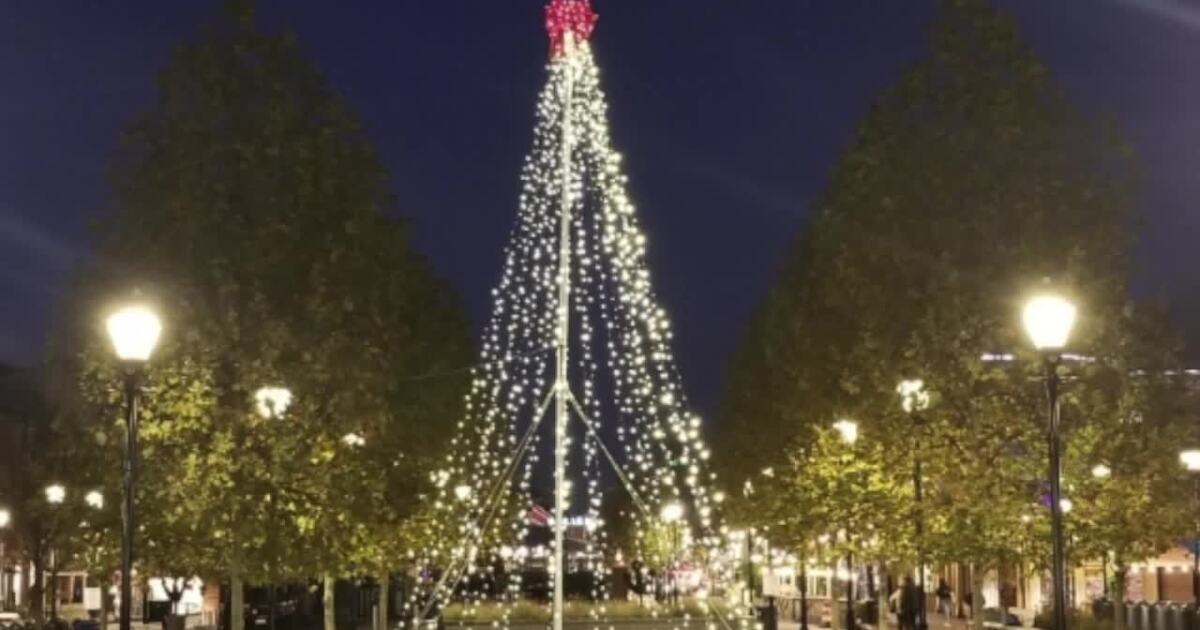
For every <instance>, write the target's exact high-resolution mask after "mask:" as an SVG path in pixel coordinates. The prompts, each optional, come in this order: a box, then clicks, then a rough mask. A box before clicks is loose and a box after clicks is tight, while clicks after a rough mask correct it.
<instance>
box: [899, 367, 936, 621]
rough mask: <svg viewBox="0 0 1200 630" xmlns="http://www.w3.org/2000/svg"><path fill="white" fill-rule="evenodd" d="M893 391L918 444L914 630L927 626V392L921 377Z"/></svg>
mask: <svg viewBox="0 0 1200 630" xmlns="http://www.w3.org/2000/svg"><path fill="white" fill-rule="evenodd" d="M896 393H897V394H900V408H901V409H903V410H904V412H905V413H907V414H908V415H909V417H911V418H912V419H913V422H914V424H916V429H917V430H916V432H915V433H916V434H917V435H918V437H917V442H918V443H917V446H916V448H913V450H912V453H913V500H914V503H915V509H914V510H913V523H914V527H915V528H916V532H917V538H916V543H917V589H918V592H919V593H920V594H921V597H920V598H919V601H918V602H917V630H925V628H928V627H929V623H928V615H927V613H926V611H925V542H924V539H925V515H924V513H923V512H922V505H921V503H922V501H923V499H924V496H923V494H922V492H921V477H922V474H921V445H920V436H919V434H920V432H921V429H922V428H923V423H922V422H921V414H920V412H922V411H925V410H926V409H928V408H929V391H928V390H926V389H925V382H924V381H922V380H921V379H906V380H903V381H900V384H899V385H897V386H896Z"/></svg>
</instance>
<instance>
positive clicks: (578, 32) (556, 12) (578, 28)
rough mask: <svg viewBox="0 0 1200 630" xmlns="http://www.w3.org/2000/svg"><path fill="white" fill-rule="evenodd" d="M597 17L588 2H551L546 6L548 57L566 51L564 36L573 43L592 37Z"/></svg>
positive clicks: (556, 0)
mask: <svg viewBox="0 0 1200 630" xmlns="http://www.w3.org/2000/svg"><path fill="white" fill-rule="evenodd" d="M597 18H598V16H597V15H596V12H595V11H593V10H592V3H591V2H590V0H551V2H550V4H548V5H546V32H547V33H549V34H550V56H551V57H557V56H559V55H561V54H563V52H564V51H565V49H566V35H567V33H570V34H571V35H572V36H573V37H574V39H575V41H584V40H587V39H589V38H590V37H591V36H592V30H594V29H595V28H596V19H597Z"/></svg>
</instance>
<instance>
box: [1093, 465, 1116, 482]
mask: <svg viewBox="0 0 1200 630" xmlns="http://www.w3.org/2000/svg"><path fill="white" fill-rule="evenodd" d="M1092 476H1093V477H1095V478H1096V479H1108V478H1109V477H1111V476H1112V469H1111V468H1109V467H1108V466H1107V465H1106V464H1096V465H1095V466H1093V467H1092Z"/></svg>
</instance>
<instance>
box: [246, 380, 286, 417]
mask: <svg viewBox="0 0 1200 630" xmlns="http://www.w3.org/2000/svg"><path fill="white" fill-rule="evenodd" d="M291 404H292V391H291V390H289V389H288V388H286V387H262V388H259V390H258V391H257V392H254V408H255V410H257V411H258V415H260V416H262V417H264V418H268V419H269V418H278V417H279V416H282V415H283V414H284V412H286V411H287V408H288V406H290V405H291Z"/></svg>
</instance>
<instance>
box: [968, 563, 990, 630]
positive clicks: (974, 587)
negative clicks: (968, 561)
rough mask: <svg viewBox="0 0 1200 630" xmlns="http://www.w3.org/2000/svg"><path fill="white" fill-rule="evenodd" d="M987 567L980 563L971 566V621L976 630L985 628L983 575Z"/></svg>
mask: <svg viewBox="0 0 1200 630" xmlns="http://www.w3.org/2000/svg"><path fill="white" fill-rule="evenodd" d="M986 573H987V569H984V568H983V567H980V566H978V565H972V566H971V623H972V625H974V626H975V630H982V628H983V606H984V603H985V602H984V601H983V576H984V575H985V574H986Z"/></svg>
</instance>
